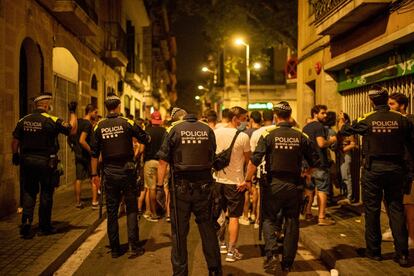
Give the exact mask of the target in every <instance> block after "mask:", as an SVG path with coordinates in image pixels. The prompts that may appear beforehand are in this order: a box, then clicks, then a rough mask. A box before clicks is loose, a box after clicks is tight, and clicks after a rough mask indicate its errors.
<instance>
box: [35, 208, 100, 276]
mask: <svg viewBox="0 0 414 276" xmlns="http://www.w3.org/2000/svg"><path fill="white" fill-rule="evenodd" d="M105 219H106V211H105V212H104V213H103V214H102V218H98V219H97V220H96V221H95V222H94V223H93V224H92V225H91V226H90V227H89V228H88V229H86V230H85V231H84V232H83V233H82V234H81V235H80V236H79V237H78V238H77V239H76V240H75V241H74V242H73V243H72V244H70V245H69V246H68V247H67V248H66V249H65V250H64V251H63V252H62V253H61V254H59V255H58V256H56V258H55V259H54V260H53V261H52V262H51V263H50V264H48V266H47V267H45V268H44V269H43V271H42V272H41V273H40V274H39V275H45V276H46V275H53V273H54V272H55V271H56V270H58V269H59V267H61V266H62V264H63V263H64V262H65V261H66V260H67V259H68V258H69V257H70V256H71V255H72V254H73V252H75V251H76V249H78V248H79V246H80V245H81V244H82V243H83V242H84V241H85V240H86V239H87V238H88V237H89V236H90V235H91V234H92V232H93V231H95V229H96V228H97V227H98V226H99V225H100V224H101V223H102V222H103V221H104V220H105Z"/></svg>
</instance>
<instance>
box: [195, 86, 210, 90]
mask: <svg viewBox="0 0 414 276" xmlns="http://www.w3.org/2000/svg"><path fill="white" fill-rule="evenodd" d="M197 88H198V90H208V89H207V88H205V87H204V86H202V85H199V86H197Z"/></svg>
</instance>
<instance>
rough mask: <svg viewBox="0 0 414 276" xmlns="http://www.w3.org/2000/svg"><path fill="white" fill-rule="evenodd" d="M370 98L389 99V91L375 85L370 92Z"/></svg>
mask: <svg viewBox="0 0 414 276" xmlns="http://www.w3.org/2000/svg"><path fill="white" fill-rule="evenodd" d="M368 97H369V98H370V99H378V98H388V91H387V89H385V88H384V87H382V86H379V85H374V86H372V87H371V89H370V90H369V91H368Z"/></svg>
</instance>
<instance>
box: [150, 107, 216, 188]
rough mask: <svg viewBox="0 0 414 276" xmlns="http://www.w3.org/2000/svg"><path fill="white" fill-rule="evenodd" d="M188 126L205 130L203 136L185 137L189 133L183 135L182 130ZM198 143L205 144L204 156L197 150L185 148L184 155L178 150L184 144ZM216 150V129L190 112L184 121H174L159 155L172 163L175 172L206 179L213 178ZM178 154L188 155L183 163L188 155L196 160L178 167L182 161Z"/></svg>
mask: <svg viewBox="0 0 414 276" xmlns="http://www.w3.org/2000/svg"><path fill="white" fill-rule="evenodd" d="M187 128H188V129H199V130H201V132H203V133H202V135H201V136H202V137H193V136H192V137H190V136H191V135H192V134H190V135H189V136H187V137H185V136H186V135H187V134H186V133H184V136H183V135H181V134H182V131H184V132H185V130H186V129H187ZM201 132H200V133H201ZM199 142H200V143H199ZM205 142H207V143H205ZM198 143H199V144H201V145H203V146H202V150H203V151H204V152H206V154H204V155H203V156H200V153H198V152H197V150H195V151H193V152H187V150H186V149H184V150H185V151H186V152H185V153H182V155H181V154H180V153H179V152H178V151H179V149H180V146H182V145H184V146H185V145H188V144H191V145H192V144H195V145H196V147H197V145H198ZM215 152H216V138H215V135H214V131H213V130H212V129H211V128H210V127H209V126H208V125H207V124H205V123H202V122H200V121H197V117H195V116H194V115H192V114H188V115H187V116H185V117H184V119H183V120H182V121H178V122H175V123H173V125H172V126H171V127H170V128H169V129H168V130H167V135H166V136H165V138H164V141H163V143H162V145H161V148H160V150H159V151H158V153H157V155H158V157H159V159H161V160H164V161H166V162H168V163H170V164H171V165H172V166H173V168H174V170H175V173H177V172H181V174H185V172H188V173H189V175H194V176H197V177H198V178H199V179H200V180H204V179H211V178H212V176H211V166H212V161H213V157H214V154H215ZM178 155H181V156H186V157H183V158H182V159H183V160H182V161H183V163H186V160H187V158H188V157H189V158H190V159H191V158H193V160H194V162H189V163H191V164H184V165H183V166H182V167H180V168H177V165H178V164H177V163H180V161H181V160H180V159H181V157H179V156H178ZM207 163H208V164H207ZM198 166H199V167H198ZM185 167H188V169H185Z"/></svg>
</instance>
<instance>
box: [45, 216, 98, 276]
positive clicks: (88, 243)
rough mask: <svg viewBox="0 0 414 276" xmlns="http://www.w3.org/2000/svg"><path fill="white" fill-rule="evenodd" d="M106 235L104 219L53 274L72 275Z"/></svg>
mask: <svg viewBox="0 0 414 276" xmlns="http://www.w3.org/2000/svg"><path fill="white" fill-rule="evenodd" d="M105 235H106V220H104V221H103V222H102V223H101V224H100V225H99V226H98V227H97V228H96V229H95V231H93V233H92V234H91V235H90V236H89V237H88V238H87V239H86V240H85V242H83V243H82V245H81V246H79V248H78V249H77V250H76V251H75V252H74V253H73V254H72V255H71V256H70V257H69V259H67V260H66V262H65V263H64V264H63V265H62V266H61V267H60V268H59V269H58V270H57V271H56V272H55V273H54V274H53V275H59V276H60V275H65V276H66V275H73V274H74V273H75V272H76V271H77V270H78V269H79V267H80V266H81V265H82V263H83V262H84V261H85V259H86V258H87V257H88V256H89V254H91V252H92V250H93V249H94V248H95V247H96V246H97V245H98V243H99V242H100V241H101V240H102V239H103V237H105Z"/></svg>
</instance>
